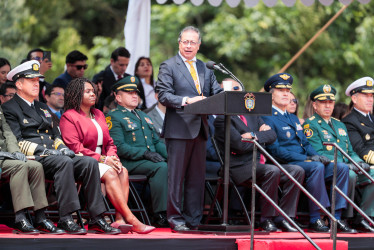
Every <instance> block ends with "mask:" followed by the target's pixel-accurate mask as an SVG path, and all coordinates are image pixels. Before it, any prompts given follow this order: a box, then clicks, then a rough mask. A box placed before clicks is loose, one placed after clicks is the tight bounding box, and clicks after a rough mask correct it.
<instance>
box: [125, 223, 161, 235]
mask: <svg viewBox="0 0 374 250" xmlns="http://www.w3.org/2000/svg"><path fill="white" fill-rule="evenodd" d="M155 229H156V228H155V227H153V226H147V225H146V226H145V228H144V229H143V230H135V229H131V232H135V233H138V234H149V233H150V232H152V231H153V230H155Z"/></svg>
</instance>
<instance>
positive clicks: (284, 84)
mask: <svg viewBox="0 0 374 250" xmlns="http://www.w3.org/2000/svg"><path fill="white" fill-rule="evenodd" d="M292 82H293V77H292V76H291V75H290V74H288V73H279V74H276V75H273V76H272V77H270V78H269V79H267V81H266V82H265V85H264V89H265V91H266V92H269V91H270V89H274V88H275V89H292Z"/></svg>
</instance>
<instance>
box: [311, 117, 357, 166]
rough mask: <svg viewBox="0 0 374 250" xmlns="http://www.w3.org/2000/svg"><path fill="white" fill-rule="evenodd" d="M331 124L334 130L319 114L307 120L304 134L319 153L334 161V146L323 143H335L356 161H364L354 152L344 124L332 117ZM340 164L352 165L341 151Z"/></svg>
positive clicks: (339, 155)
mask: <svg viewBox="0 0 374 250" xmlns="http://www.w3.org/2000/svg"><path fill="white" fill-rule="evenodd" d="M331 123H332V125H333V127H334V129H332V128H331V127H330V125H328V124H327V123H326V122H325V121H324V120H323V119H322V118H321V116H319V115H318V114H317V113H315V114H314V115H313V116H312V117H310V118H308V119H307V120H305V123H304V134H305V136H306V138H308V141H309V142H310V144H311V145H312V146H313V148H314V149H315V150H316V151H317V153H318V154H320V155H324V156H326V157H328V158H329V159H330V160H332V161H333V160H334V151H335V148H334V147H333V146H324V145H323V143H324V142H335V143H337V144H338V145H339V146H340V147H341V148H342V149H344V150H345V152H346V153H347V154H348V155H349V156H350V157H351V158H352V159H353V160H354V161H356V162H360V161H362V160H361V159H360V157H358V155H357V154H356V153H355V152H354V151H353V148H352V145H351V142H350V141H349V137H348V132H347V128H346V127H345V125H344V123H342V122H341V121H339V120H337V119H335V118H333V117H331ZM334 130H335V131H334ZM338 162H345V163H350V162H349V161H348V159H347V158H345V157H344V156H343V155H342V154H341V153H340V152H339V151H338Z"/></svg>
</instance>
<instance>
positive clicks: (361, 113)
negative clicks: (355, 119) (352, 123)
mask: <svg viewBox="0 0 374 250" xmlns="http://www.w3.org/2000/svg"><path fill="white" fill-rule="evenodd" d="M353 108H354V109H355V110H356V111H357V112H359V113H360V114H362V115H363V116H368V114H369V112H368V113H366V114H365V113H364V112H362V111H360V110H358V109H356V108H355V107H353Z"/></svg>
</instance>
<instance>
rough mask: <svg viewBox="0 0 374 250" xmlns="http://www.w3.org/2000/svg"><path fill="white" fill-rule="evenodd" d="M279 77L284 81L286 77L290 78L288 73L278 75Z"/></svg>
mask: <svg viewBox="0 0 374 250" xmlns="http://www.w3.org/2000/svg"><path fill="white" fill-rule="evenodd" d="M279 77H280V78H282V79H283V80H285V81H287V80H288V78H290V76H289V75H286V74H283V75H280V76H279Z"/></svg>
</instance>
